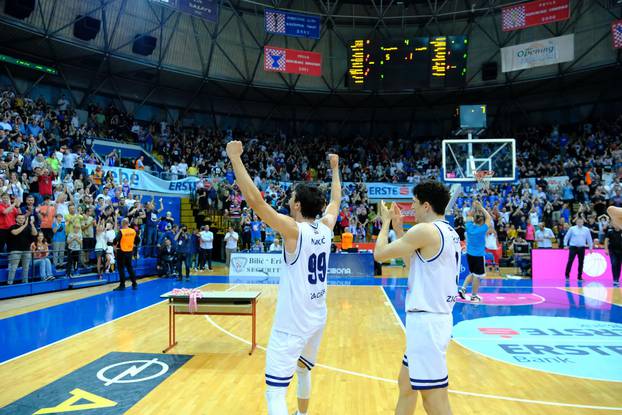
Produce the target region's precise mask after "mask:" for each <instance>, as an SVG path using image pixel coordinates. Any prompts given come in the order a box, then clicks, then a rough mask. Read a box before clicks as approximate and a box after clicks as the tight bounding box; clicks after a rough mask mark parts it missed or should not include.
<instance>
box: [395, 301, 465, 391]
mask: <svg viewBox="0 0 622 415" xmlns="http://www.w3.org/2000/svg"><path fill="white" fill-rule="evenodd" d="M452 328H453V316H452V315H451V314H441V313H428V312H408V313H406V354H405V355H404V359H403V361H402V364H403V365H404V366H406V367H407V368H408V374H409V377H410V385H411V386H412V388H413V389H414V390H427V389H436V388H446V387H447V386H448V385H449V377H448V373H447V359H446V354H447V346H448V345H449V341H450V340H451V330H452Z"/></svg>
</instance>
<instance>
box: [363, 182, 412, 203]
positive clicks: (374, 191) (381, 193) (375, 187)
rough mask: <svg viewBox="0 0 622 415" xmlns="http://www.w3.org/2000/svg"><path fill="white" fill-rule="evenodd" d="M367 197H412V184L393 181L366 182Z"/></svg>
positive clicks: (378, 198) (376, 198)
mask: <svg viewBox="0 0 622 415" xmlns="http://www.w3.org/2000/svg"><path fill="white" fill-rule="evenodd" d="M365 186H367V197H368V198H369V199H374V200H380V199H412V197H413V194H412V185H409V184H393V183H366V184H365Z"/></svg>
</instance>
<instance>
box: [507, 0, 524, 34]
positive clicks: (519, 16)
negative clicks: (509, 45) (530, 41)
mask: <svg viewBox="0 0 622 415" xmlns="http://www.w3.org/2000/svg"><path fill="white" fill-rule="evenodd" d="M525 17H526V13H525V6H524V5H523V4H519V5H518V6H514V7H506V8H505V9H503V10H502V16H501V20H502V26H503V30H504V31H508V30H515V29H521V28H523V27H525V25H526V24H527V22H526V21H525Z"/></svg>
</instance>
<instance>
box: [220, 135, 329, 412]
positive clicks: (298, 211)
mask: <svg viewBox="0 0 622 415" xmlns="http://www.w3.org/2000/svg"><path fill="white" fill-rule="evenodd" d="M242 151H243V149H242V143H241V142H239V141H231V142H230V143H228V144H227V155H228V156H229V159H230V160H231V165H232V167H233V171H234V173H235V177H236V182H237V184H238V186H239V188H240V191H241V192H242V195H243V196H244V198H245V199H246V201H247V203H248V205H249V206H250V207H251V209H253V211H254V212H255V213H256V214H257V215H258V216H259V217H260V218H261V220H262V221H263V222H265V223H267V224H268V226H270V227H271V228H272V229H275V230H276V231H277V232H279V233H280V234H281V235H282V236H283V239H284V240H285V243H284V248H285V249H284V257H285V258H284V259H285V265H284V266H283V273H282V275H281V277H280V282H279V295H278V300H277V306H276V314H275V316H274V324H273V327H272V333H271V335H270V341H269V343H268V349H267V352H266V373H265V377H266V385H267V390H266V399H267V401H268V414H269V415H288V411H287V402H286V400H285V397H286V394H287V387H288V386H289V384H290V382H291V380H292V379H293V377H294V372H296V374H297V377H298V394H297V396H298V414H301V415H305V414H306V413H307V410H308V407H309V394H310V391H311V372H310V371H311V369H312V368H313V366H314V364H315V357H316V355H317V351H318V348H319V345H320V341H321V339H322V333H323V330H324V325H325V324H326V287H327V281H326V279H327V273H328V259H329V255H330V246H331V240H332V229H333V228H334V226H335V222H336V221H337V216H338V215H339V205H340V202H341V182H340V180H339V169H338V167H339V157H338V156H337V155H336V154H330V155H329V160H330V168H331V171H332V183H331V193H330V203H329V204H328V206H326V209H325V211H324V215H323V216H321V215H322V211H323V210H324V206H325V205H326V202H325V200H324V196H323V194H322V192H321V191H320V190H319V189H318V188H317V187H315V186H312V185H309V184H299V185H297V186H296V187H295V189H294V190H293V192H292V195H291V198H290V200H289V210H290V216H286V215H282V214H279V213H277V212H276V211H275V210H274V209H272V207H271V206H270V205H269V204H267V203H266V202H265V201H264V200H263V198H262V197H261V193H260V192H259V190H258V189H257V187H256V186H255V185H254V183H253V180H252V179H251V177H250V175H249V174H248V172H247V171H246V168H245V167H244V164H243V163H242V158H241V155H242ZM320 216H321V217H320Z"/></svg>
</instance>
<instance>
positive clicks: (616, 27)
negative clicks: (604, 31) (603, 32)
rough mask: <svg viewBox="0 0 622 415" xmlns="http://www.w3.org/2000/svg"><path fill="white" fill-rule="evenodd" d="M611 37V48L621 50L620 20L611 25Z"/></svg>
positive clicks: (621, 28) (621, 23) (621, 32)
mask: <svg viewBox="0 0 622 415" xmlns="http://www.w3.org/2000/svg"><path fill="white" fill-rule="evenodd" d="M611 36H612V37H613V47H614V48H616V49H622V20H616V21H614V22H613V23H612V24H611Z"/></svg>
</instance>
